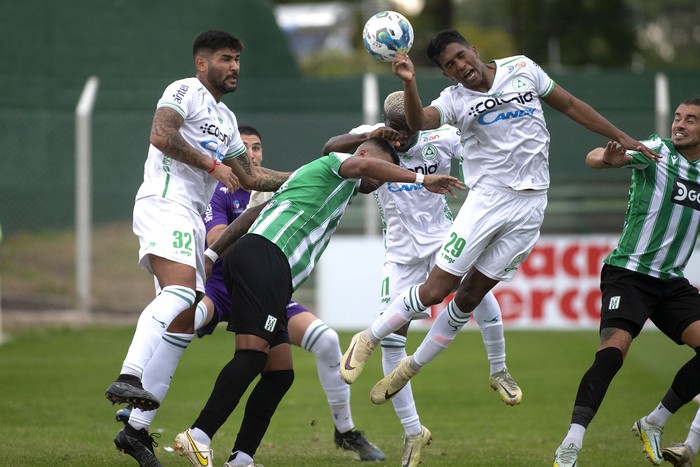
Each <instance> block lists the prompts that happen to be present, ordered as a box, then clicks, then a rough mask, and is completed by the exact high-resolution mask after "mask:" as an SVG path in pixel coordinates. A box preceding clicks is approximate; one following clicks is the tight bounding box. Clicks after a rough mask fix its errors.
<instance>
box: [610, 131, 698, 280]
mask: <svg viewBox="0 0 700 467" xmlns="http://www.w3.org/2000/svg"><path fill="white" fill-rule="evenodd" d="M642 143H643V144H645V145H646V146H647V147H649V148H651V149H652V150H653V151H655V152H657V153H659V154H660V155H661V156H663V157H662V159H661V161H660V162H658V163H653V162H650V161H649V160H648V159H647V158H646V157H644V156H643V155H642V154H641V153H639V152H633V151H628V152H627V153H628V154H629V155H631V156H632V157H633V159H632V160H630V161H629V162H628V163H627V166H628V167H630V168H632V169H633V171H632V183H631V185H630V192H629V202H628V205H627V212H626V213H625V223H624V227H623V230H622V236H621V237H620V240H619V242H618V245H617V247H616V248H615V249H614V250H613V251H612V252H611V253H610V254H609V255H608V256H607V258H605V263H607V264H610V265H613V266H618V267H621V268H625V269H629V270H632V271H636V272H640V273H643V274H647V275H649V276H652V277H658V278H660V279H666V278H670V277H683V269H684V268H685V266H686V264H687V263H688V259H689V258H690V255H691V254H692V253H693V249H694V247H695V241H696V239H697V235H698V231H699V230H700V184H699V183H700V181H699V180H698V179H699V178H700V172H699V171H698V163H699V161H693V162H690V161H688V160H687V159H686V158H685V157H683V155H681V154H679V153H678V152H677V151H676V149H675V148H674V147H673V144H672V143H671V140H670V139H661V138H659V137H658V136H657V135H651V136H650V137H649V139H648V140H647V141H643V142H642Z"/></svg>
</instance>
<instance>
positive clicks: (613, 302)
mask: <svg viewBox="0 0 700 467" xmlns="http://www.w3.org/2000/svg"><path fill="white" fill-rule="evenodd" d="M618 308H620V296H619V295H617V296H615V297H610V304H609V305H608V310H617V309H618Z"/></svg>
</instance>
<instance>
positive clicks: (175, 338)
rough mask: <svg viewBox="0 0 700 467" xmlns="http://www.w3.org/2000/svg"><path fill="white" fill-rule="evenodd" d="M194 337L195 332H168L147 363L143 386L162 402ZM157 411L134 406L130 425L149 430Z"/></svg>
mask: <svg viewBox="0 0 700 467" xmlns="http://www.w3.org/2000/svg"><path fill="white" fill-rule="evenodd" d="M193 337H194V335H193V334H177V333H170V332H166V333H165V335H164V336H163V341H162V342H161V343H160V345H159V346H158V347H157V348H156V350H155V352H153V357H151V360H150V361H149V362H148V364H147V365H146V368H145V370H144V372H143V379H142V381H141V382H142V383H143V388H144V389H145V390H146V391H149V392H150V393H151V394H153V395H154V396H156V397H157V398H158V400H159V401H160V403H161V404H162V403H163V399H165V394H167V392H168V389H169V388H170V381H171V380H172V378H173V375H174V374H175V369H176V368H177V364H178V362H179V361H180V357H181V356H182V353H183V352H184V351H185V349H186V348H187V346H188V345H189V344H190V342H191V341H192V338H193ZM157 412H158V411H157V410H147V411H145V412H144V411H141V410H139V409H136V408H134V409H133V410H132V411H131V415H130V416H129V425H131V426H133V427H134V428H136V429H137V430H140V429H142V428H145V429H146V430H148V428H149V427H150V426H151V422H153V419H154V418H155V416H156V413H157Z"/></svg>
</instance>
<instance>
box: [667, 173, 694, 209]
mask: <svg viewBox="0 0 700 467" xmlns="http://www.w3.org/2000/svg"><path fill="white" fill-rule="evenodd" d="M671 202H672V203H675V204H679V205H681V206H685V207H687V208H690V209H695V210H696V211H700V185H698V184H697V183H695V182H691V181H689V180H684V179H682V178H680V177H676V178H675V180H673V195H672V196H671Z"/></svg>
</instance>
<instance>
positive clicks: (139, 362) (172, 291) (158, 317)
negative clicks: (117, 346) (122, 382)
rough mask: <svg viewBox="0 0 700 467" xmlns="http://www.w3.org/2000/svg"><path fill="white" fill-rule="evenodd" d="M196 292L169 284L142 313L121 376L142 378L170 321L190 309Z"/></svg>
mask: <svg viewBox="0 0 700 467" xmlns="http://www.w3.org/2000/svg"><path fill="white" fill-rule="evenodd" d="M194 299H195V291H194V290H192V289H189V288H187V287H181V286H178V285H170V286H168V287H165V288H164V289H163V290H162V291H161V292H160V294H158V296H157V297H156V298H155V299H153V301H152V302H151V303H149V304H148V306H147V307H146V308H145V309H144V310H143V311H142V312H141V316H140V317H139V321H138V323H137V324H136V331H135V332H134V337H133V338H132V339H131V345H130V346H129V351H128V352H127V354H126V358H125V359H124V363H122V370H121V372H122V373H126V374H130V375H135V376H138V377H139V378H141V375H142V374H143V369H144V368H146V364H148V361H149V360H150V359H151V356H152V355H153V352H154V351H155V349H156V347H158V344H160V342H161V337H162V336H163V334H165V330H166V329H167V327H168V325H170V322H171V321H172V320H173V319H175V317H176V316H177V315H179V314H180V313H182V312H183V311H185V310H186V309H188V308H189V307H191V306H192V304H193V303H194Z"/></svg>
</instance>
